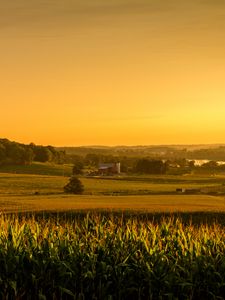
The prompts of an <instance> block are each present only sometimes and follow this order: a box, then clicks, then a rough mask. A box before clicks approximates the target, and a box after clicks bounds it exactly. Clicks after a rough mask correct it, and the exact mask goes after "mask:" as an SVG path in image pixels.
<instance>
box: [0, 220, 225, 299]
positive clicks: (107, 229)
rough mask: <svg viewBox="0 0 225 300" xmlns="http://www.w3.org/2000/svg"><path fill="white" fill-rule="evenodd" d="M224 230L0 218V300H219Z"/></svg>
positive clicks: (224, 272)
mask: <svg viewBox="0 0 225 300" xmlns="http://www.w3.org/2000/svg"><path fill="white" fill-rule="evenodd" d="M224 297H225V228H224V227H222V226H221V225H219V224H213V225H210V226H209V225H201V226H194V225H192V224H189V225H184V223H182V221H181V220H180V219H179V218H173V217H169V218H164V219H161V221H157V222H154V221H147V220H146V221H144V220H141V219H138V217H137V218H135V217H134V218H130V219H126V220H124V219H123V217H122V216H121V217H115V216H113V215H112V216H108V217H104V216H100V215H92V216H90V215H88V214H87V215H86V216H85V217H84V218H80V219H79V218H76V219H72V218H68V219H66V218H65V217H64V218H60V217H55V218H39V219H35V216H33V217H30V218H25V217H24V218H23V217H18V216H13V215H11V216H7V215H1V216H0V299H88V300H89V299H224Z"/></svg>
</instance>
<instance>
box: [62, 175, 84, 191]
mask: <svg viewBox="0 0 225 300" xmlns="http://www.w3.org/2000/svg"><path fill="white" fill-rule="evenodd" d="M64 191H65V193H71V194H82V193H83V191H84V186H83V184H82V182H81V181H80V180H79V179H78V178H77V177H75V176H72V177H71V178H70V180H69V183H67V185H65V186H64Z"/></svg>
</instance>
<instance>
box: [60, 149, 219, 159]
mask: <svg viewBox="0 0 225 300" xmlns="http://www.w3.org/2000/svg"><path fill="white" fill-rule="evenodd" d="M58 149H59V150H61V151H65V152H66V154H67V155H70V156H73V155H74V156H76V155H79V156H86V155H87V154H90V153H91V154H95V155H99V156H100V155H111V156H120V157H124V156H126V157H142V158H143V157H150V158H152V159H166V160H167V159H171V160H174V159H189V160H192V159H193V160H198V159H199V160H200V159H201V160H214V161H225V145H185V146H182V145H174V146H115V147H106V146H90V147H59V148H58Z"/></svg>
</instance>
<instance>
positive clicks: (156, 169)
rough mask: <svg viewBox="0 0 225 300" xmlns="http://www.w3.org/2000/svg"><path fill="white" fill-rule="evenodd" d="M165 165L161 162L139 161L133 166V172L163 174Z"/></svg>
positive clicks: (144, 159) (151, 160)
mask: <svg viewBox="0 0 225 300" xmlns="http://www.w3.org/2000/svg"><path fill="white" fill-rule="evenodd" d="M166 168H167V165H166V164H164V163H163V161H161V160H155V159H150V160H149V159H147V158H143V159H139V160H138V161H137V163H136V166H135V172H137V173H142V174H165V173H166Z"/></svg>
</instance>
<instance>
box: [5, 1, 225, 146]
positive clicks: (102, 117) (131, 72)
mask: <svg viewBox="0 0 225 300" xmlns="http://www.w3.org/2000/svg"><path fill="white" fill-rule="evenodd" d="M0 37H1V47H0V68H1V70H0V83H1V84H0V86H1V92H0V93H1V94H0V107H1V110H0V111H1V118H0V136H1V137H2V138H9V139H11V140H16V141H20V142H24V143H30V142H34V143H37V144H38V143H40V144H52V145H55V146H63V145H65V146H66V145H71V146H76V145H94V144H95V145H96V144H98V145H119V144H120V145H121V144H123V145H137V144H139V145H140V144H145V145H147V144H188V143H191V144H200V143H224V141H225V139H224V137H225V122H224V112H225V82H224V81H225V1H223V0H213V1H210V0H190V1H185V0H159V1H155V0H108V1H105V0H104V1H103V0H95V1H93V0H74V1H71V0H64V1H53V0H46V1H41V0H37V1H30V0H16V1H13V2H11V1H3V0H0Z"/></svg>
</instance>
